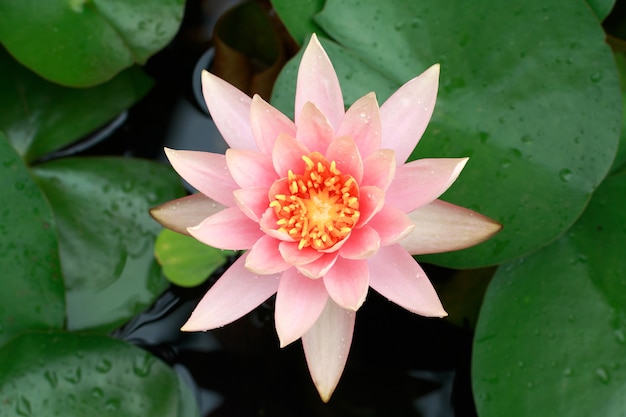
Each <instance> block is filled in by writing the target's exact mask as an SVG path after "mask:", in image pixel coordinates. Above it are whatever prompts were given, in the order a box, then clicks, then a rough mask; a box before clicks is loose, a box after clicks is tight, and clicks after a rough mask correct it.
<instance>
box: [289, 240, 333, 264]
mask: <svg viewBox="0 0 626 417" xmlns="http://www.w3.org/2000/svg"><path fill="white" fill-rule="evenodd" d="M298 244H299V242H282V243H281V244H280V245H278V250H279V251H280V254H281V256H282V257H283V259H284V260H285V262H287V263H288V264H290V265H305V264H308V263H311V262H313V261H316V260H318V259H319V258H321V257H322V255H323V253H322V252H319V251H316V250H315V249H311V248H302V249H298Z"/></svg>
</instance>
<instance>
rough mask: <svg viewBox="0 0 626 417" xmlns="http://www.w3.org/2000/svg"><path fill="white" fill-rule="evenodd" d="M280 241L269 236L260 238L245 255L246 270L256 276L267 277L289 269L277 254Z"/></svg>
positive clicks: (278, 253)
mask: <svg viewBox="0 0 626 417" xmlns="http://www.w3.org/2000/svg"><path fill="white" fill-rule="evenodd" d="M279 243H280V240H277V239H274V238H273V237H270V236H263V237H262V238H260V239H259V240H258V241H257V242H256V243H255V244H254V246H252V249H250V251H249V252H248V253H247V255H245V257H246V269H247V270H248V271H251V272H254V273H256V274H261V275H267V274H274V273H276V272H282V271H284V270H286V269H289V268H291V265H289V264H288V263H287V262H285V261H284V260H283V257H282V256H280V252H278V244H279Z"/></svg>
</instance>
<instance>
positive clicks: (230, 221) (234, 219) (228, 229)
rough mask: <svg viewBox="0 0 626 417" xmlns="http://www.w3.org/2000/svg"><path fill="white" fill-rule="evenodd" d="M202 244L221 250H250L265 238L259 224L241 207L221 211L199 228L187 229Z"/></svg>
mask: <svg viewBox="0 0 626 417" xmlns="http://www.w3.org/2000/svg"><path fill="white" fill-rule="evenodd" d="M187 230H188V231H189V234H190V235H191V236H193V237H195V238H196V239H198V240H199V241H200V242H202V243H204V244H206V245H209V246H213V247H216V248H220V249H231V250H243V249H250V248H251V247H252V245H254V244H255V243H256V241H257V240H259V239H260V238H261V236H263V232H262V231H261V229H260V228H259V224H258V223H256V222H254V221H252V220H250V219H249V218H248V217H247V216H246V215H245V214H244V213H243V212H242V211H241V210H240V209H239V207H232V208H228V209H226V210H223V211H220V212H219V213H217V214H214V215H212V216H211V217H209V218H207V219H206V220H204V221H203V222H202V223H200V224H199V225H197V226H194V227H190V228H188V229H187Z"/></svg>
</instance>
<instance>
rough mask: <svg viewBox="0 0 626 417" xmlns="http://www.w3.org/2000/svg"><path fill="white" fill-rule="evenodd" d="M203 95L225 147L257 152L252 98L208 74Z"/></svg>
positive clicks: (205, 77) (206, 74)
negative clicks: (251, 114) (252, 123)
mask: <svg viewBox="0 0 626 417" xmlns="http://www.w3.org/2000/svg"><path fill="white" fill-rule="evenodd" d="M202 94H203V95H204V101H205V102H206V105H207V107H208V108H209V112H210V113H211V117H212V118H213V121H214V122H215V125H216V126H217V128H218V129H219V131H220V133H221V134H222V136H223V137H224V140H225V141H226V143H228V145H229V146H230V147H231V148H235V149H251V150H258V148H257V145H256V142H255V140H254V137H253V136H252V129H251V127H250V104H251V101H252V100H251V99H250V97H248V96H247V95H246V94H244V93H242V92H241V91H239V90H238V89H237V88H235V87H233V86H232V85H230V84H229V83H227V82H226V81H224V80H222V79H221V78H218V77H216V76H215V75H213V74H211V73H210V72H208V71H203V72H202Z"/></svg>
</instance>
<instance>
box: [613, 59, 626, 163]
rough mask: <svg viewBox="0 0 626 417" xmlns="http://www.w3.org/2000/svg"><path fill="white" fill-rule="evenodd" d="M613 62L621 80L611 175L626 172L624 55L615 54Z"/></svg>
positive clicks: (625, 72)
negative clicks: (619, 118) (619, 131)
mask: <svg viewBox="0 0 626 417" xmlns="http://www.w3.org/2000/svg"><path fill="white" fill-rule="evenodd" d="M615 62H617V68H618V70H619V74H620V78H621V80H622V90H621V91H622V134H621V135H620V140H619V148H618V149H617V155H616V156H615V160H614V161H613V166H612V167H611V172H612V173H617V172H623V171H626V55H625V54H624V53H615Z"/></svg>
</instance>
